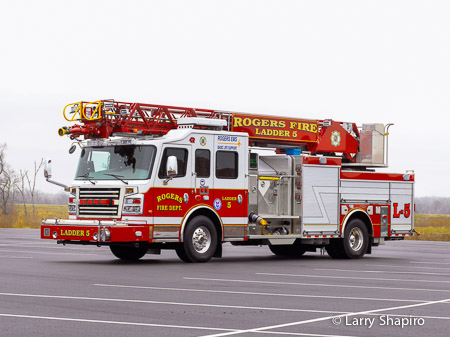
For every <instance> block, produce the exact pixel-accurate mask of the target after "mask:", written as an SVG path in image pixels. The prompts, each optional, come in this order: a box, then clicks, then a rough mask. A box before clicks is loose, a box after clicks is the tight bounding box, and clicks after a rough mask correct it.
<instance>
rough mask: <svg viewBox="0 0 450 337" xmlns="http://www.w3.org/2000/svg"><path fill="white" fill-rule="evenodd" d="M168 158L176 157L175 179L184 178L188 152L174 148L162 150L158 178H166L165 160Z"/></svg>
mask: <svg viewBox="0 0 450 337" xmlns="http://www.w3.org/2000/svg"><path fill="white" fill-rule="evenodd" d="M170 156H175V157H177V163H178V173H177V175H176V177H184V176H185V175H186V167H187V162H188V150H187V149H180V148H174V147H167V148H165V149H164V153H163V157H162V160H161V166H160V167H159V173H158V177H159V178H161V179H164V178H167V175H166V173H167V170H166V167H167V158H168V157H170Z"/></svg>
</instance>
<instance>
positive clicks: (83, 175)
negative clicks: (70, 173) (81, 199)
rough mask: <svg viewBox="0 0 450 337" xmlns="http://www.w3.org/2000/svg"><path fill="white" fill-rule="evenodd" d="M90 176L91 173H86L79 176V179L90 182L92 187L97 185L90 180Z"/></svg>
mask: <svg viewBox="0 0 450 337" xmlns="http://www.w3.org/2000/svg"><path fill="white" fill-rule="evenodd" d="M90 174H91V172H86V173H85V174H80V175H78V176H77V178H85V179H87V180H89V182H90V183H91V184H92V185H95V181H93V180H91V179H89V175H90Z"/></svg>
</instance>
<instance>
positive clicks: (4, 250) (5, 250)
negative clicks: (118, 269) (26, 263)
mask: <svg viewBox="0 0 450 337" xmlns="http://www.w3.org/2000/svg"><path fill="white" fill-rule="evenodd" d="M0 252H8V253H11V252H14V253H27V254H30V252H32V253H33V254H48V255H77V256H78V255H98V254H90V253H64V252H60V253H51V252H39V251H36V250H33V251H30V250H14V251H12V250H11V249H9V250H8V249H0Z"/></svg>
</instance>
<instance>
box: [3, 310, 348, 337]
mask: <svg viewBox="0 0 450 337" xmlns="http://www.w3.org/2000/svg"><path fill="white" fill-rule="evenodd" d="M0 317H11V318H27V319H41V320H50V321H67V322H78V323H80V322H81V323H96V324H112V325H127V326H141V327H153V328H172V329H189V330H202V331H204V330H209V331H226V332H233V333H237V334H239V333H241V332H242V333H246V332H247V330H237V329H225V328H211V327H204V326H190V325H172V324H157V323H139V322H123V321H105V320H95V319H80V318H68V317H49V316H31V315H17V314H2V313H0ZM258 333H260V334H269V335H289V336H307V337H356V336H348V335H324V334H310V333H295V332H294V333H291V332H282V331H258Z"/></svg>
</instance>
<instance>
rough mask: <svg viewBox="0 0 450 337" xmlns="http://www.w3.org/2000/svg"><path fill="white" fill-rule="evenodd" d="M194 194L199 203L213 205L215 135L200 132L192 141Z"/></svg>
mask: <svg viewBox="0 0 450 337" xmlns="http://www.w3.org/2000/svg"><path fill="white" fill-rule="evenodd" d="M191 146H192V153H191V157H192V176H193V184H194V188H193V194H194V199H195V201H196V202H197V203H198V204H206V205H209V206H211V207H212V206H213V200H214V176H213V171H212V169H213V167H214V156H213V146H214V136H213V135H209V134H200V135H198V136H196V137H194V140H193V143H192V145H191Z"/></svg>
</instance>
